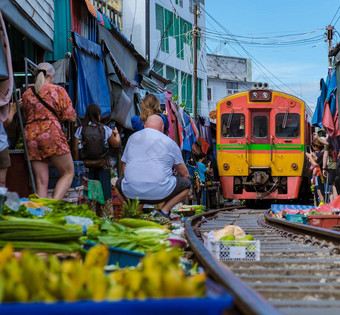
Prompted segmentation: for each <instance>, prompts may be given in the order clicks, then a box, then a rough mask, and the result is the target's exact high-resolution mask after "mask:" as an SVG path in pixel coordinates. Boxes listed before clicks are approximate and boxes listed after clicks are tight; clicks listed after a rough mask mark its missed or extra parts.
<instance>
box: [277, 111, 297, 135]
mask: <svg viewBox="0 0 340 315" xmlns="http://www.w3.org/2000/svg"><path fill="white" fill-rule="evenodd" d="M275 135H276V137H277V138H299V137H300V115H299V114H286V113H285V114H277V115H276V117H275Z"/></svg>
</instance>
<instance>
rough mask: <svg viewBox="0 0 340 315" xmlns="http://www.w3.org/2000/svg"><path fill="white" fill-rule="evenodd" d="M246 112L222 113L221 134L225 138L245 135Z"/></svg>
mask: <svg viewBox="0 0 340 315" xmlns="http://www.w3.org/2000/svg"><path fill="white" fill-rule="evenodd" d="M244 121H245V118H244V114H235V113H233V112H232V113H230V114H222V117H221V134H222V137H223V138H243V137H244V128H245V127H244V126H245V124H244Z"/></svg>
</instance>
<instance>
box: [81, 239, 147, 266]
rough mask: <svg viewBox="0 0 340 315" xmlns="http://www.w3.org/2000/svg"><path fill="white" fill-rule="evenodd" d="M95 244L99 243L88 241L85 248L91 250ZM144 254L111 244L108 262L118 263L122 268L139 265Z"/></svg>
mask: <svg viewBox="0 0 340 315" xmlns="http://www.w3.org/2000/svg"><path fill="white" fill-rule="evenodd" d="M94 245H98V243H95V242H89V241H86V242H85V244H84V249H86V250H89V249H90V248H91V247H92V246H94ZM144 256H145V255H144V254H142V253H138V252H134V251H131V250H126V249H123V248H119V247H114V246H109V258H108V259H107V264H108V265H116V264H117V263H118V265H119V267H120V268H124V267H132V266H137V265H138V264H139V262H140V260H141V259H142V258H143V257H144Z"/></svg>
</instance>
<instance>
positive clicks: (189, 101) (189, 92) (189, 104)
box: [186, 75, 193, 113]
mask: <svg viewBox="0 0 340 315" xmlns="http://www.w3.org/2000/svg"><path fill="white" fill-rule="evenodd" d="M187 81H188V85H187V102H186V103H187V106H186V109H187V111H188V112H189V113H193V110H192V76H191V75H188V79H187Z"/></svg>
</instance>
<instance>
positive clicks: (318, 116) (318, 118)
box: [312, 79, 327, 127]
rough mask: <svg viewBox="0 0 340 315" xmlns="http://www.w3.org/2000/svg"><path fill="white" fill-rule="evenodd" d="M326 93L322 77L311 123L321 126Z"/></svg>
mask: <svg viewBox="0 0 340 315" xmlns="http://www.w3.org/2000/svg"><path fill="white" fill-rule="evenodd" d="M326 95H327V85H326V83H325V81H324V79H321V81H320V96H319V97H318V102H317V104H316V108H315V112H314V115H313V118H312V125H313V126H318V127H322V116H323V105H324V103H325V100H326Z"/></svg>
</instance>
